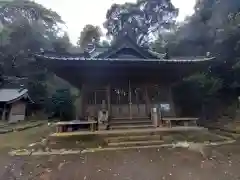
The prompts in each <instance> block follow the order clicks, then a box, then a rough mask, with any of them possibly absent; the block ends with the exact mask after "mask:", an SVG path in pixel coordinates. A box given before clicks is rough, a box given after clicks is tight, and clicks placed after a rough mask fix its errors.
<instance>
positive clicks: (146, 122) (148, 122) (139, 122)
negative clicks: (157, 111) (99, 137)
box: [110, 119, 152, 125]
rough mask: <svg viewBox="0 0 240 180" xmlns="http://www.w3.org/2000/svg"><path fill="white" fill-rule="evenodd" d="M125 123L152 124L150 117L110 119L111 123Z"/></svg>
mask: <svg viewBox="0 0 240 180" xmlns="http://www.w3.org/2000/svg"><path fill="white" fill-rule="evenodd" d="M124 124H131V125H133V124H152V121H151V120H150V119H145V120H144V119H143V120H114V121H110V125H124Z"/></svg>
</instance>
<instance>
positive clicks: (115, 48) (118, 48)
mask: <svg viewBox="0 0 240 180" xmlns="http://www.w3.org/2000/svg"><path fill="white" fill-rule="evenodd" d="M126 50H132V51H134V52H135V53H134V55H137V56H136V57H135V58H136V59H137V58H139V59H159V58H160V56H158V55H159V54H158V53H157V54H156V53H153V52H152V51H148V50H147V49H146V48H143V47H140V46H139V45H137V44H136V43H135V42H134V41H133V40H132V38H131V37H129V35H128V34H125V35H123V36H121V37H119V38H118V39H117V40H116V41H115V43H114V44H113V45H112V46H111V47H110V48H109V49H108V50H107V51H104V52H103V53H100V54H99V55H98V56H95V58H111V57H112V56H114V55H115V54H117V53H119V52H120V54H122V55H123V54H124V55H125V53H124V51H126ZM120 59H121V58H120Z"/></svg>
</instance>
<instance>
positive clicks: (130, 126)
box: [110, 124, 154, 129]
mask: <svg viewBox="0 0 240 180" xmlns="http://www.w3.org/2000/svg"><path fill="white" fill-rule="evenodd" d="M153 127H154V126H153V125H152V124H147V125H144V124H124V125H116V124H115V125H110V129H144V128H153Z"/></svg>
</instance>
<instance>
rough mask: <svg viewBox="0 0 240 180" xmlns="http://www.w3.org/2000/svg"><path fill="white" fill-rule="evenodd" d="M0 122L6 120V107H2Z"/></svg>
mask: <svg viewBox="0 0 240 180" xmlns="http://www.w3.org/2000/svg"><path fill="white" fill-rule="evenodd" d="M2 120H3V121H5V120H6V107H5V105H4V107H3V112H2Z"/></svg>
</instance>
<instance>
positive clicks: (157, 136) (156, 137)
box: [105, 134, 161, 143]
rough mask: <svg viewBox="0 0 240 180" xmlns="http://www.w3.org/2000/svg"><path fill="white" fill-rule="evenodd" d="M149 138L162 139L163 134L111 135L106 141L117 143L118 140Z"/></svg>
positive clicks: (143, 139) (144, 139)
mask: <svg viewBox="0 0 240 180" xmlns="http://www.w3.org/2000/svg"><path fill="white" fill-rule="evenodd" d="M148 140H161V136H160V135H159V134H158V135H134V136H118V137H109V138H106V139H105V141H106V142H107V143H117V142H126V141H148Z"/></svg>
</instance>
